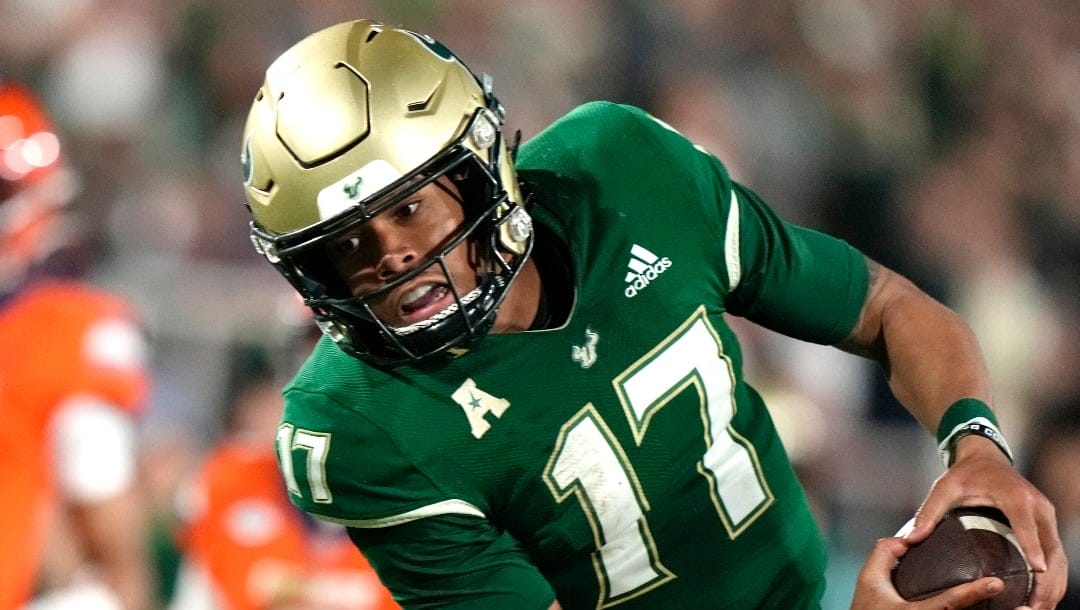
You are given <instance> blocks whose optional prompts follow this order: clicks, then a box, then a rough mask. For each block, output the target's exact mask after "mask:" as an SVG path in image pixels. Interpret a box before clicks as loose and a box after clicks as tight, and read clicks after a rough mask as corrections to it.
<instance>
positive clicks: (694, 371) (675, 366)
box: [544, 309, 773, 608]
mask: <svg viewBox="0 0 1080 610" xmlns="http://www.w3.org/2000/svg"><path fill="white" fill-rule="evenodd" d="M704 314H705V312H704V309H700V310H698V312H697V313H696V314H695V315H694V316H693V317H691V318H690V319H689V320H688V321H687V322H686V323H684V324H683V325H682V326H681V327H680V328H679V329H678V330H676V331H675V332H674V333H672V334H671V335H669V336H668V337H667V339H665V340H664V341H663V342H662V343H661V344H660V345H659V346H657V347H656V348H655V349H653V350H652V351H651V352H649V353H648V354H646V355H645V356H644V357H643V358H641V359H640V360H638V361H637V362H636V363H634V364H633V365H632V366H630V367H629V368H628V369H627V370H626V371H624V372H623V373H621V374H620V375H619V376H617V377H616V378H615V379H614V380H613V381H612V384H613V385H614V386H615V392H616V393H617V394H618V396H619V400H620V402H621V403H622V406H623V410H624V411H625V415H626V418H627V421H628V422H629V424H630V427H631V429H632V430H633V433H634V442H635V444H636V445H638V446H640V445H641V443H642V441H643V440H644V439H645V436H646V433H647V432H648V428H649V422H650V421H651V420H652V418H653V417H654V416H656V414H657V413H659V412H660V411H661V410H662V409H663V408H664V407H665V406H666V405H667V404H668V403H669V402H670V401H671V399H672V398H673V397H675V396H676V395H678V394H680V393H682V392H683V391H685V390H686V389H688V388H690V387H693V388H694V389H695V390H696V392H697V395H698V397H699V401H700V405H701V406H700V416H701V423H702V424H703V426H704V440H705V447H706V449H705V452H704V454H703V455H702V458H701V460H700V461H699V462H698V472H699V473H700V474H701V475H702V476H703V477H704V478H705V479H706V480H707V482H708V486H709V495H710V497H711V498H712V501H713V505H714V506H715V508H716V512H717V515H718V516H719V518H720V520H721V521H722V522H723V524H724V527H725V529H726V530H727V532H728V535H729V536H730V537H732V538H735V537H736V536H738V535H739V533H741V532H742V530H743V529H745V528H746V526H748V525H749V524H750V523H751V522H752V521H753V520H754V518H755V517H756V516H758V515H760V514H761V512H762V511H764V510H765V509H766V508H768V506H769V505H770V504H772V502H773V495H772V492H771V490H770V489H769V487H768V485H767V483H766V482H765V480H764V478H763V477H762V475H761V469H760V468H759V466H758V461H757V455H756V453H755V452H754V448H753V447H752V446H751V445H750V444H749V443H748V442H747V441H746V439H744V438H742V437H741V436H739V435H738V433H736V432H735V431H734V430H733V429H731V427H730V423H731V419H732V417H734V415H735V410H734V399H733V395H732V392H733V380H734V375H733V373H732V370H731V363H730V361H729V360H728V359H727V358H726V357H725V356H724V355H723V353H722V352H721V344H720V339H719V337H718V336H717V334H716V332H715V330H714V329H713V328H712V326H711V325H710V324H709V321H708V318H707V317H705V315H704ZM544 481H545V483H547V485H548V487H549V488H550V490H551V492H552V495H553V496H554V497H555V499H556V500H557V501H558V502H560V503H561V502H564V501H565V500H567V499H568V498H570V497H571V496H573V497H576V498H577V500H578V503H579V504H580V505H581V507H582V510H583V511H584V512H585V515H586V517H587V519H588V521H589V525H590V527H591V528H592V532H593V537H594V541H595V543H596V545H597V547H598V548H599V549H600V550H599V552H598V553H597V554H596V555H595V556H594V558H593V567H594V569H595V570H596V574H597V578H598V581H599V583H600V600H599V603H598V605H597V608H604V607H606V606H610V605H613V604H616V603H619V602H622V601H626V600H627V599H630V598H632V597H637V596H638V595H641V594H643V593H645V592H647V591H649V590H651V589H653V588H655V587H657V586H659V585H661V584H663V583H665V582H667V581H668V580H670V579H671V578H674V576H673V575H672V574H671V572H670V571H668V570H667V568H665V567H664V565H663V563H662V562H661V559H660V557H658V556H657V552H656V548H655V545H654V544H653V540H652V533H651V531H650V529H649V524H648V520H647V519H646V517H645V513H646V512H647V511H648V510H649V503H648V499H647V498H646V497H645V494H644V492H643V491H642V489H641V484H640V482H639V481H638V479H637V474H636V473H635V471H634V468H633V466H632V465H631V463H630V461H629V459H628V458H627V455H626V452H625V450H624V449H623V447H622V446H621V445H620V444H619V442H618V441H617V440H616V438H615V436H614V434H612V432H611V430H610V428H609V427H608V425H607V423H605V422H604V420H603V419H602V418H601V417H600V415H599V413H597V411H596V408H595V407H594V406H593V405H592V404H591V403H590V404H587V405H585V406H584V407H582V409H581V410H580V411H578V413H577V414H576V415H575V416H574V417H572V418H571V419H570V420H569V421H567V422H566V423H565V424H563V426H562V428H561V430H560V434H559V438H558V441H557V442H556V446H555V450H554V452H553V453H552V456H551V459H550V460H549V461H548V464H547V467H546V468H545V470H544Z"/></svg>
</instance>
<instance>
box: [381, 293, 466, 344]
mask: <svg viewBox="0 0 1080 610" xmlns="http://www.w3.org/2000/svg"><path fill="white" fill-rule="evenodd" d="M480 293H481V290H480V289H479V288H473V289H472V290H470V291H469V292H468V293H467V294H466V295H464V296H463V297H461V302H462V304H464V305H468V304H469V303H471V302H473V301H474V300H475V299H476V297H478V296H480ZM458 309H459V306H458V303H457V300H456V299H455V298H454V293H453V292H452V291H451V290H450V287H449V286H447V285H446V284H438V283H432V284H424V285H423V286H418V287H416V288H413V289H411V290H409V292H407V293H406V294H405V298H404V299H402V306H401V308H400V312H399V314H400V316H401V319H402V322H403V324H402V325H400V326H395V327H394V328H393V331H394V332H395V333H397V334H399V335H410V334H412V333H414V332H416V331H418V330H422V329H424V328H427V327H429V326H431V325H432V324H435V323H436V322H439V321H441V320H444V319H446V318H447V317H448V316H450V315H453V314H454V313H456V312H457V311H458Z"/></svg>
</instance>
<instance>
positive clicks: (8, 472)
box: [0, 282, 149, 610]
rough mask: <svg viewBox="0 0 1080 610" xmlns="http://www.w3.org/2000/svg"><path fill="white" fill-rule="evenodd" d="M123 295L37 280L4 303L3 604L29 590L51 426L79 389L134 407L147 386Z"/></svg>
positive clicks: (46, 506) (47, 480) (0, 322)
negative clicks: (131, 354) (133, 349)
mask: <svg viewBox="0 0 1080 610" xmlns="http://www.w3.org/2000/svg"><path fill="white" fill-rule="evenodd" d="M133 324H134V317H133V312H132V310H131V308H130V307H129V306H128V304H126V303H125V302H123V301H122V300H120V299H118V298H117V297H114V296H112V295H109V294H106V293H103V292H101V291H99V290H97V289H95V288H91V287H88V286H85V285H82V284H77V283H73V282H55V283H53V282H49V283H41V284H38V285H36V286H32V287H31V288H29V289H27V290H25V291H24V292H22V293H21V294H19V295H17V296H14V297H12V298H11V299H10V300H9V301H7V302H5V303H3V304H2V305H0V416H2V417H3V422H4V423H3V425H2V426H0V456H2V457H0V459H2V460H3V464H4V467H3V468H0V531H3V532H4V543H3V545H2V546H3V553H0V610H9V609H11V608H15V607H17V606H18V605H19V604H20V603H22V602H24V601H25V600H26V598H27V597H28V596H29V594H30V593H31V589H32V588H33V585H34V577H35V574H36V571H37V567H38V562H39V561H40V552H41V549H42V546H43V542H44V535H45V532H46V528H47V526H48V516H49V514H50V510H51V507H52V504H53V501H54V495H55V490H54V483H55V475H54V473H53V470H52V455H53V454H52V447H51V443H50V438H49V431H50V424H51V423H52V420H53V417H54V415H55V414H56V412H57V409H58V407H60V406H61V405H62V404H64V403H65V401H66V400H68V399H69V398H72V397H75V396H92V397H94V398H96V399H98V400H102V401H105V402H107V403H110V404H113V405H116V406H118V407H120V408H122V409H125V410H128V411H131V412H135V411H136V410H138V409H139V407H140V406H141V405H142V403H143V401H144V399H145V397H146V394H147V391H148V389H149V383H148V375H147V372H146V370H145V368H144V366H143V365H142V361H141V359H139V361H138V362H135V361H133V359H132V358H130V357H129V356H128V355H127V354H126V353H125V352H126V351H127V350H128V348H129V347H131V346H130V345H121V344H120V343H126V342H127V341H126V340H127V339H130V333H127V334H125V333H124V332H120V331H119V329H121V328H123V329H131V328H133Z"/></svg>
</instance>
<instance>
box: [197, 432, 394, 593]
mask: <svg viewBox="0 0 1080 610" xmlns="http://www.w3.org/2000/svg"><path fill="white" fill-rule="evenodd" d="M191 500H192V502H191V504H192V507H191V508H192V511H191V512H192V514H191V515H190V516H188V517H189V518H188V519H187V521H186V523H185V525H184V526H183V527H182V528H181V532H180V537H179V538H180V546H181V548H182V549H183V551H184V553H185V555H186V556H187V557H188V559H189V561H192V562H193V563H197V564H199V565H201V567H202V568H203V569H205V570H206V571H207V572H208V573H209V576H210V579H211V581H212V582H213V585H214V586H215V587H216V591H217V593H218V595H219V596H220V598H221V599H222V600H223V602H224V603H225V604H226V605H225V608H226V609H227V610H260V609H267V608H275V609H277V608H287V609H289V610H315V609H319V610H390V609H395V608H399V606H398V605H397V604H396V603H395V602H394V601H393V600H392V599H391V597H390V592H389V591H388V590H387V589H386V588H385V587H384V586H383V585H382V583H381V582H380V581H379V578H378V576H376V574H375V571H374V570H373V569H372V568H371V566H370V565H369V564H368V562H367V560H365V559H364V557H363V555H361V554H360V552H359V551H358V550H357V549H356V548H355V547H354V546H353V545H352V542H351V541H350V540H349V538H348V536H347V535H346V534H345V530H344V528H342V527H340V526H336V525H330V524H325V523H318V524H314V527H312V525H313V524H312V523H311V522H310V521H306V520H307V519H308V517H306V516H304V515H302V514H301V513H300V512H299V511H297V509H296V508H295V507H293V506H292V504H290V502H289V499H288V496H287V493H286V491H285V486H284V483H283V482H282V480H281V474H280V473H279V472H278V467H277V461H276V458H275V456H274V453H273V446H272V439H271V441H270V442H268V443H267V445H266V447H262V446H259V447H253V446H252V445H251V444H250V443H244V442H240V441H232V442H226V443H224V444H223V445H221V446H219V447H218V448H217V449H215V450H214V451H212V452H211V453H210V455H209V456H208V458H207V462H206V464H205V465H204V467H203V469H202V471H201V472H200V473H199V477H198V479H197V482H196V488H195V490H194V491H193V493H192V495H191Z"/></svg>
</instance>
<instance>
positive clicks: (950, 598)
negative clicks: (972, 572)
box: [851, 538, 1005, 610]
mask: <svg viewBox="0 0 1080 610" xmlns="http://www.w3.org/2000/svg"><path fill="white" fill-rule="evenodd" d="M908 547H909V543H908V542H907V541H906V540H904V539H903V538H882V539H881V540H878V541H877V544H875V545H874V549H873V551H871V552H870V557H869V558H867V560H866V563H865V564H863V568H862V570H861V571H860V572H859V578H858V580H856V581H855V596H854V598H853V599H852V601H851V610H890V609H898V610H900V609H902V610H941V609H943V608H967V607H969V606H972V605H974V604H977V603H979V602H980V601H982V600H984V599H989V598H991V597H993V596H995V595H997V594H998V593H1001V592H1002V591H1004V590H1005V583H1003V582H1002V581H1001V579H999V578H992V577H987V578H980V579H979V580H975V581H972V582H969V583H964V584H962V585H957V586H955V587H952V588H950V589H946V590H945V591H943V592H942V593H940V594H938V595H935V596H934V597H931V598H928V599H924V600H921V601H917V602H907V601H904V598H902V597H900V594H899V593H897V592H896V587H894V586H893V584H892V568H893V566H894V565H896V562H897V561H898V560H899V559H900V557H902V556H903V555H904V553H906V552H907V550H908Z"/></svg>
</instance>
